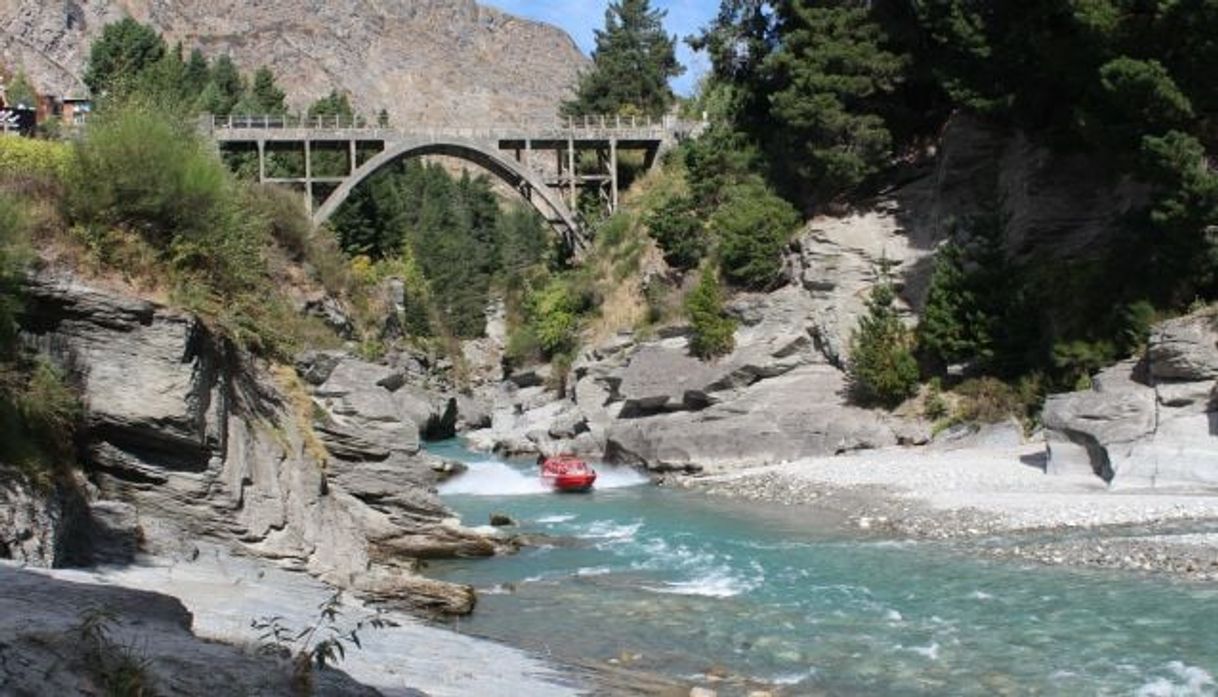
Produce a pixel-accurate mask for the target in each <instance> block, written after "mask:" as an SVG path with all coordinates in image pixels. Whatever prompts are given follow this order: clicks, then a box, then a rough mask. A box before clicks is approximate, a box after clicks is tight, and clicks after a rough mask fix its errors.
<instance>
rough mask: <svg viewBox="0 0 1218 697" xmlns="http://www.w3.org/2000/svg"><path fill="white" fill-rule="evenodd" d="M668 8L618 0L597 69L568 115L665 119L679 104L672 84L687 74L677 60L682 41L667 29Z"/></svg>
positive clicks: (600, 37) (601, 39)
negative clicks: (618, 115)
mask: <svg viewBox="0 0 1218 697" xmlns="http://www.w3.org/2000/svg"><path fill="white" fill-rule="evenodd" d="M666 14H667V13H666V12H664V11H663V10H655V9H652V7H651V4H650V2H649V0H613V1H612V2H610V3H609V8H608V9H607V10H606V11H605V28H604V29H600V30H597V32H596V50H594V51H593V52H592V61H593V66H592V68H591V69H590V70H588V71H587V72H585V73H584V74H583V75H581V76H580V80H579V87H578V89H577V90H576V95H575V99H574V100H572V101H569V102H567V103H566V104H564V105H563V108H562V113H563V114H564V115H567V116H582V115H585V114H591V115H606V114H608V115H612V114H626V115H629V114H640V115H650V116H661V115H663V114H664V113H665V112H667V111H668V109H669V107H671V106H672V104H673V102H674V101H675V97H674V95H673V93H672V88H671V87H669V84H668V81H669V79H671V78H674V77H677V76H679V75H681V74H682V73H683V72H685V68H683V67H682V66H681V64H680V63H678V62H677V54H676V38H675V37H672V36H669V35H668V34H667V33H665V31H664V17H665V15H666Z"/></svg>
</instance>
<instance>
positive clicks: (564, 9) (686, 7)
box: [484, 0, 719, 94]
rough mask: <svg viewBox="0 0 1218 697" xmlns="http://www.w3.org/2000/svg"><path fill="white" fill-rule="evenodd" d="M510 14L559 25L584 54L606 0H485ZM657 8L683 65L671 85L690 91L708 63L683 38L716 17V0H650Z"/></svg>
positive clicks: (589, 48)
mask: <svg viewBox="0 0 1218 697" xmlns="http://www.w3.org/2000/svg"><path fill="white" fill-rule="evenodd" d="M484 2H485V3H486V4H489V5H493V6H495V7H498V8H500V9H502V10H506V11H507V12H511V13H512V14H515V15H519V16H521V17H528V18H530V19H537V20H541V21H543V22H548V23H550V24H554V25H556V26H559V27H562V28H563V29H565V30H566V31H567V33H569V34H570V35H571V37H572V38H574V39H575V43H577V44H579V47H580V48H581V49H582V50H583V51H584V53H591V52H592V49H593V48H594V47H595V45H596V44H595V41H596V39H595V33H594V32H595V31H596V30H597V29H599V28H601V27H602V26H604V24H605V8H606V7H607V6H608V1H607V0H484ZM653 5H654V6H655V7H657V8H660V9H663V10H667V11H668V18H667V20H666V21H665V26H666V28H667V30H668V33H669V34H675V35H676V37H677V41H678V45H677V57H678V58H679V59H680V61H681V63H682V65H684V66H685V68H686V71H685V74H684V75H682V76H681V77H679V78H677V79H676V80H674V81H673V88H674V89H676V90H677V92H679V93H681V94H690V93H692V92H693V90H694V87H695V86H696V85H697V83H698V80H699V79H700V78H701V77H702V75H703V74H705V72H706V70H707V69H708V67H709V66H708V64H707V61H706V57H705V56H701V55H695V54H694V52H693V51H691V50H690V48H689V46H687V45H685V37H687V36H689V35H690V34H693V33H696V32H697V31H698V30H699V29H701V28H702V27H703V26H705V25H706V24H707V23H708V22H710V20H711V19H712V18H713V17H714V16H715V14H716V12H718V10H719V2H718V0H653Z"/></svg>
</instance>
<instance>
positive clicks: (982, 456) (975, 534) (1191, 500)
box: [668, 444, 1218, 581]
mask: <svg viewBox="0 0 1218 697" xmlns="http://www.w3.org/2000/svg"><path fill="white" fill-rule="evenodd" d="M1043 452H1044V450H1043V446H1040V445H1036V444H1030V445H1027V446H1022V447H1019V448H1008V449H960V450H950V451H945V450H934V449H918V450H914V449H886V450H877V451H868V452H862V453H856V454H852V455H845V456H840V457H829V458H814V459H807V460H800V461H797V462H791V463H785V464H780V465H772V466H768V467H759V468H752V469H746V470H740V471H736V472H732V473H727V474H718V475H713V476H707V477H698V478H687V479H679V480H670V481H669V482H668V483H671V484H674V485H677V486H683V487H689V488H694V489H698V490H701V491H703V492H705V493H707V494H709V495H712V496H725V497H730V498H741V499H746V500H753V501H767V502H774V503H780V504H787V505H809V506H813V507H818V508H823V509H827V510H830V511H833V512H834V513H836V514H838V515H841V516H843V517H845V518H846V519H847V520H849V521H850V524H851V525H852V526H854V527H855V528H857V529H858V530H860V531H866V532H869V533H872V534H875V535H879V536H889V537H899V538H914V539H923V540H951V541H953V543H954V544H959V545H962V546H964V547H966V548H968V549H970V551H975V552H977V553H980V554H983V555H985V556H991V557H995V558H1007V559H1023V560H1029V561H1035V562H1038V563H1047V564H1069V565H1078V566H1091V567H1102V568H1116V569H1127V570H1136V571H1154V572H1166V573H1171V574H1174V575H1177V576H1181V577H1185V578H1189V579H1193V580H1201V581H1215V580H1218V533H1210V532H1209V531H1208V530H1203V531H1202V532H1201V533H1197V532H1195V531H1189V533H1187V534H1185V533H1177V532H1173V531H1171V530H1170V529H1169V528H1171V526H1173V524H1184V525H1188V526H1201V527H1202V528H1204V527H1205V526H1206V525H1207V524H1211V523H1212V526H1213V530H1215V531H1218V492H1208V493H1196V492H1182V491H1160V490H1153V491H1147V490H1138V491H1111V490H1109V489H1108V488H1107V486H1106V485H1105V484H1104V483H1103V482H1102V481H1100V480H1099V479H1098V478H1094V477H1085V478H1072V477H1054V476H1047V475H1045V474H1044V472H1043V470H1042V463H1043Z"/></svg>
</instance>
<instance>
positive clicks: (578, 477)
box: [537, 455, 596, 492]
mask: <svg viewBox="0 0 1218 697" xmlns="http://www.w3.org/2000/svg"><path fill="white" fill-rule="evenodd" d="M537 459H538V461H539V462H540V464H541V481H543V482H546V483H547V484H549V485H550V486H552V487H553V488H554V490H555V491H570V492H585V491H589V490H591V489H592V484H593V483H594V482H596V470H594V469H592V468H591V467H589V466H588V463H586V462H584V461H583V460H580V459H579V458H577V457H574V456H572V455H559V456H556V457H539V458H537Z"/></svg>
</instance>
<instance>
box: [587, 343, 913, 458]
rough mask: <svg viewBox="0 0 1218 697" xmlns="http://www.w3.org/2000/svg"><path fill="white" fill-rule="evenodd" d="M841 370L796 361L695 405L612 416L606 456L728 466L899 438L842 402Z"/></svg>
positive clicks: (877, 444) (873, 415)
mask: <svg viewBox="0 0 1218 697" xmlns="http://www.w3.org/2000/svg"><path fill="white" fill-rule="evenodd" d="M844 388H845V385H844V379H843V377H842V375H841V373H840V372H838V371H837V370H836V369H834V368H832V367H830V366H807V367H804V368H798V369H796V370H793V371H791V372H789V373H787V374H785V375H783V376H781V377H777V378H772V379H769V380H765V381H763V382H760V383H757V384H756V385H754V386H752V387H750V388H749V389H747V390H744V391H743V392H742V393H741V394H740V395H739V396H738V397H737V398H736V399H733V400H732V401H731V402H725V403H722V404H717V405H714V406H712V407H709V408H707V409H706V410H703V411H700V412H694V413H676V414H665V415H659V416H653V417H648V418H638V419H624V420H620V421H617V422H615V423H613V424H612V425H611V426H610V427H609V431H608V435H607V440H608V443H607V449H606V454H605V455H606V459H608V460H609V461H611V462H617V463H622V464H632V465H642V466H646V467H648V468H649V469H652V470H656V471H665V470H690V469H695V470H700V469H707V470H725V469H731V468H736V467H744V466H752V465H763V464H772V463H777V462H784V461H790V460H795V459H798V458H801V457H811V456H820V455H833V454H835V453H844V452H849V451H853V450H861V449H868V448H880V447H885V446H889V445H895V444H896V435H895V434H894V433H893V431H892V429H891V428H890V427H889V426H888V425H887V424H886V423H885V420H884V419H883V417H881V416H880V415H878V414H877V413H875V412H871V411H867V410H864V409H856V408H852V407H843V406H841V402H840V394H841V392H842V390H844Z"/></svg>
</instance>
